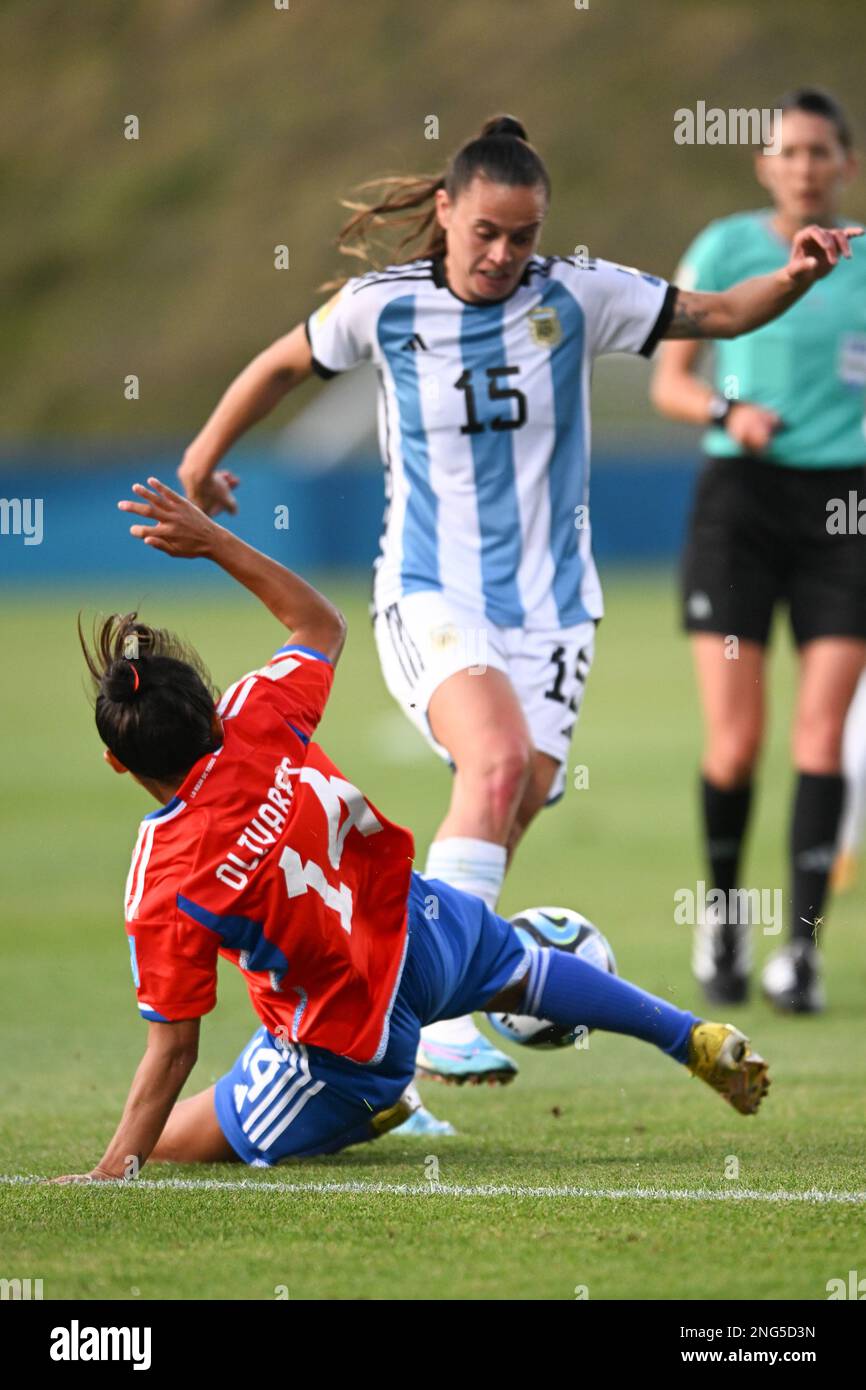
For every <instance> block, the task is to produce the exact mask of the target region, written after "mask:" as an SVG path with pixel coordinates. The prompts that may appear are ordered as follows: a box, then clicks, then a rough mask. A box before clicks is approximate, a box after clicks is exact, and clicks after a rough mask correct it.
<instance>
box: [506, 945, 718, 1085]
mask: <svg viewBox="0 0 866 1390" xmlns="http://www.w3.org/2000/svg"><path fill="white" fill-rule="evenodd" d="M531 955H532V963H531V965H530V967H529V978H528V980H527V983H526V992H525V994H524V996H523V1004H522V1005H521V1008H522V1010H523V1011H524V1012H525V1013H528V1014H530V1015H531V1016H532V1017H533V1018H548V1019H550V1021H551V1023H557V1024H559V1025H560V1026H561V1027H563V1028H573V1027H574V1028H576V1027H579V1026H580V1025H581V1024H582V1025H583V1026H584V1027H587V1028H603V1029H605V1030H606V1031H607V1032H608V1033H627V1034H628V1035H629V1037H632V1038H642V1039H643V1041H644V1042H649V1043H655V1045H656V1046H657V1047H660V1048H661V1050H662V1052H666V1053H667V1054H668V1056H669V1057H673V1058H674V1060H675V1061H677V1062H683V1063H685V1062H686V1061H687V1060H688V1044H689V1034H690V1033H691V1030H692V1027H693V1025H694V1024H695V1023H698V1022H699V1019H697V1018H696V1017H695V1015H694V1014H690V1013H687V1012H685V1011H684V1010H683V1009H677V1008H674V1006H673V1004H668V1003H666V1001H665V1000H664V999H658V998H656V996H655V995H654V994H647V993H646V991H645V990H642V989H639V988H638V986H637V985H632V984H630V983H629V982H628V980H621V979H619V977H618V976H616V975H609V974H608V973H607V971H606V970H600V969H599V967H598V966H597V965H590V964H589V962H588V961H585V960H581V958H580V957H579V956H571V955H569V954H568V953H567V952H566V951H557V950H541V951H533V952H532V953H531Z"/></svg>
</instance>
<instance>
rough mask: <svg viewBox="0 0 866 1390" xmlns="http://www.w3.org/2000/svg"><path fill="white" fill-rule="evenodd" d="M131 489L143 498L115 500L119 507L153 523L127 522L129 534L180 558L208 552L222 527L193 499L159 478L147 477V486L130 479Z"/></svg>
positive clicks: (185, 558) (195, 557)
mask: <svg viewBox="0 0 866 1390" xmlns="http://www.w3.org/2000/svg"><path fill="white" fill-rule="evenodd" d="M132 490H133V492H134V493H135V495H136V497H140V498H141V499H142V500H141V501H140V502H131V501H128V500H124V501H122V502H118V504H117V506H118V508H119V510H120V511H122V512H135V513H136V514H137V515H138V516H146V517H150V518H151V520H153V521H154V522H155V523H156V525H155V526H141V525H139V524H136V525H135V526H130V528H129V533H130V535H132V536H136V537H137V538H138V539H139V540H142V541H144V543H145V545H150V546H153V548H154V550H164V551H165V553H166V555H175V556H177V557H178V558H180V559H183V560H195V559H198V558H200V557H202V556H208V555H210V553H211V550H212V547H213V542H214V538H215V536H216V535H217V534H218V533H219V532H220V530H221V528H220V527H219V526H218V525H217V523H216V522H215V521H211V519H210V517H208V516H206V515H205V513H204V512H203V511H201V509H200V508H199V507H197V506H196V505H195V503H194V502H190V501H188V500H187V498H186V497H181V496H180V493H177V492H173V491H172V489H171V488H170V487H166V485H165V483H161V482H160V481H159V478H148V480H147V487H145V486H144V484H143V483H133V485H132Z"/></svg>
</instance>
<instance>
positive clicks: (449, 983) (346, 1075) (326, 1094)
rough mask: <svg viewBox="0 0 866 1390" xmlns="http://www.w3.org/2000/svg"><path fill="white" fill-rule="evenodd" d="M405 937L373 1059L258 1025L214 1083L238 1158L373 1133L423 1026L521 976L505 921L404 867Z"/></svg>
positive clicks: (520, 950)
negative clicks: (381, 1048)
mask: <svg viewBox="0 0 866 1390" xmlns="http://www.w3.org/2000/svg"><path fill="white" fill-rule="evenodd" d="M408 918H409V935H408V944H407V950H406V959H405V962H404V966H403V974H402V976H401V979H400V985H399V988H398V990H397V993H396V995H395V998H394V1004H393V1007H392V1010H391V1014H390V1017H389V1020H388V1035H387V1047H386V1049H385V1053H384V1056H383V1057H382V1060H381V1062H378V1063H377V1064H376V1065H375V1066H362V1065H359V1064H358V1063H357V1062H351V1061H349V1060H348V1059H347V1058H345V1057H338V1056H337V1055H336V1054H335V1053H333V1052H327V1051H326V1050H325V1049H324V1048H321V1047H306V1046H303V1045H301V1044H297V1043H287V1042H285V1041H284V1040H282V1039H278V1038H276V1037H275V1036H274V1035H273V1034H272V1033H270V1032H269V1031H268V1029H267V1028H265V1027H261V1028H259V1029H258V1030H257V1031H256V1032H255V1033H254V1034H253V1036H252V1038H251V1039H250V1041H249V1043H248V1044H247V1046H246V1047H245V1048H244V1050H243V1052H242V1053H241V1055H240V1057H238V1059H237V1061H236V1062H235V1064H234V1066H233V1067H232V1069H231V1071H229V1072H227V1073H226V1075H225V1076H223V1077H221V1078H220V1080H219V1081H218V1082H217V1085H216V1093H215V1105H216V1113H217V1119H218V1120H219V1123H220V1126H221V1128H222V1131H223V1133H224V1134H225V1136H226V1139H227V1140H228V1142H229V1143H230V1144H231V1146H232V1148H233V1149H234V1150H235V1153H237V1155H238V1157H239V1158H241V1159H242V1160H243V1161H244V1163H249V1164H252V1165H253V1166H256V1167H271V1166H272V1165H273V1164H275V1163H280V1162H282V1160H283V1159H286V1158H306V1157H310V1156H312V1155H313V1154H326V1153H334V1152H336V1150H338V1149H344V1148H346V1147H347V1146H348V1145H350V1144H361V1143H364V1142H365V1141H366V1140H368V1139H375V1138H376V1137H377V1134H378V1133H379V1132H380V1129H379V1128H378V1127H377V1123H376V1121H375V1119H374V1117H375V1116H376V1115H378V1114H380V1113H381V1112H382V1111H385V1110H389V1109H390V1108H391V1107H392V1106H394V1105H396V1103H397V1101H398V1100H399V1099H400V1096H401V1095H402V1093H403V1091H404V1090H405V1089H406V1087H407V1086H408V1084H409V1082H410V1081H411V1080H412V1078H413V1076H414V1075H415V1053H416V1050H417V1047H418V1038H419V1035H420V1032H421V1028H422V1026H423V1025H425V1024H427V1023H435V1021H436V1020H437V1019H440V1018H459V1017H460V1016H461V1015H462V1014H466V1013H472V1012H473V1011H474V1010H476V1009H480V1008H481V1007H482V1006H483V1005H484V1004H485V1003H486V1002H487V1001H488V1000H489V999H491V998H492V997H493V995H495V994H497V993H498V992H499V991H500V990H501V989H504V988H505V987H506V986H507V985H509V984H511V983H513V982H514V981H516V980H519V979H520V978H521V976H522V975H524V974H526V971H527V970H528V966H529V952H528V951H527V950H526V948H525V947H524V946H523V944H522V943H521V941H520V939H519V937H518V936H517V933H516V932H515V931H514V929H513V927H512V926H511V925H510V923H508V922H506V921H505V920H504V918H502V917H498V916H497V915H496V913H494V912H491V911H490V909H489V908H488V907H487V906H486V905H485V904H484V903H483V902H482V901H481V899H480V898H476V897H475V896H474V895H473V894H471V893H463V892H461V891H460V890H459V889H458V888H452V887H451V886H450V885H449V884H447V883H443V882H442V881H441V880H440V879H425V878H422V877H421V875H420V874H417V873H413V874H412V881H411V884H410V888H409V913H408Z"/></svg>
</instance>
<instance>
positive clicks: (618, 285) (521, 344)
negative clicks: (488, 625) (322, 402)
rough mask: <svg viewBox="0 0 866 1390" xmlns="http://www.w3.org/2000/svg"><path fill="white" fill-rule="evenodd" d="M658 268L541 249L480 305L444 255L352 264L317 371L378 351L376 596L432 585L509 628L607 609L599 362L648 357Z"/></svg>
mask: <svg viewBox="0 0 866 1390" xmlns="http://www.w3.org/2000/svg"><path fill="white" fill-rule="evenodd" d="M674 293H675V292H674V291H673V289H671V287H669V286H668V285H667V283H666V282H665V281H663V280H660V279H657V278H656V277H655V276H651V275H643V274H641V273H640V272H639V271H636V270H632V269H629V268H627V267H625V266H619V265H615V264H613V263H612V262H610V261H602V260H595V261H589V260H586V261H579V260H571V259H569V258H567V257H559V256H547V257H541V256H532V257H531V258H530V260H529V261H528V262H527V266H526V270H525V272H524V274H523V277H522V279H521V281H520V283H519V284H518V286H517V288H516V289H515V290H514V291H513V292H512V293H511V295H509V296H508V298H506V299H504V300H500V301H498V302H495V303H489V304H470V303H467V302H466V301H464V300H462V299H460V298H459V297H458V296H457V295H456V294H455V293H454V292H453V291H452V290H451V289H450V288H449V286H448V283H447V280H446V277H445V271H444V264H443V261H442V260H441V259H434V260H417V261H412V262H409V263H407V264H406V265H397V266H388V267H387V268H386V269H385V270H383V271H372V272H370V273H369V274H367V275H362V276H359V277H357V278H355V279H352V280H349V281H348V282H347V283H346V284H345V285H344V286H343V288H342V289H341V290H340V291H339V293H338V294H336V295H335V296H334V297H333V298H332V299H330V300H329V301H328V302H327V303H326V304H324V305H322V307H321V308H320V309H318V310H317V311H316V312H315V313H313V314H312V315H311V316H310V319H309V320H308V322H307V335H308V337H309V341H310V346H311V349H312V354H313V363H314V366H315V369H316V371H317V372H318V373H319V375H320V376H324V377H330V376H333V375H334V374H335V373H337V372H343V371H346V370H348V369H349V368H350V367H354V366H356V365H357V363H358V362H360V361H362V360H364V359H372V361H373V362H374V363H375V365H376V368H377V371H378V374H379V383H380V391H379V412H378V420H379V440H380V446H381V450H382V455H383V458H384V461H385V467H386V495H387V498H388V506H387V510H386V514H385V525H384V531H383V535H382V541H381V553H380V556H379V558H378V560H377V562H376V577H375V583H374V595H373V596H374V604H375V607H376V609H377V610H381V609H383V608H385V607H387V606H388V605H389V604H391V603H393V602H395V601H396V600H397V599H399V598H402V597H403V596H404V595H406V594H410V593H414V592H417V591H419V590H429V589H438V590H441V591H443V593H444V594H445V595H446V596H447V597H451V598H453V599H455V600H456V601H458V602H459V603H460V604H461V606H463V607H468V608H470V609H471V610H474V611H476V612H483V613H484V615H485V616H486V617H487V618H488V620H489V621H491V622H493V623H496V624H497V625H498V626H501V627H523V628H540V627H545V628H556V627H570V626H572V625H573V624H576V623H580V622H584V621H585V620H586V619H587V618H598V617H601V614H602V600H601V588H600V585H599V580H598V574H597V572H596V568H595V564H594V562H593V558H592V551H591V529H590V526H589V520H588V495H589V453H590V418H589V393H590V377H591V371H592V364H593V361H594V359H595V358H596V357H598V356H600V355H601V354H602V353H606V352H640V353H643V354H644V355H646V356H648V355H649V354H650V352H651V351H652V349H653V348H654V346H655V344H656V342H657V340H658V338H659V337H660V336H661V334H662V333H663V332H664V329H665V328H666V326H667V323H668V321H669V318H670V313H671V309H672V302H673V298H674Z"/></svg>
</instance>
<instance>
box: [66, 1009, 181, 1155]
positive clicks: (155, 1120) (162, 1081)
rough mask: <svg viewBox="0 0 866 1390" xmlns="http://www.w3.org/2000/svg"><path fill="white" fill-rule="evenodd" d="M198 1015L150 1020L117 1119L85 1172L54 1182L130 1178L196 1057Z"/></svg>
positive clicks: (159, 1131)
mask: <svg viewBox="0 0 866 1390" xmlns="http://www.w3.org/2000/svg"><path fill="white" fill-rule="evenodd" d="M199 1024H200V1020H199V1019H197V1018H194V1019H189V1020H187V1021H185V1022H180V1023H149V1024H148V1034H147V1048H146V1050H145V1054H144V1056H143V1057H142V1059H141V1061H140V1062H139V1064H138V1070H137V1071H136V1073H135V1076H134V1077H133V1081H132V1085H131V1086H130V1088H129V1095H128V1097H127V1100H126V1105H125V1106H124V1109H123V1115H122V1116H121V1119H120V1124H119V1125H118V1126H117V1130H116V1131H115V1134H114V1138H113V1139H112V1140H111V1142H110V1144H109V1145H108V1148H107V1149H106V1150H105V1153H104V1154H103V1155H102V1158H101V1159H100V1160H99V1162H98V1163H97V1165H96V1167H95V1168H92V1169H91V1170H90V1172H89V1173H67V1174H64V1176H63V1177H60V1178H54V1179H53V1180H52V1181H54V1182H57V1183H70V1182H88V1181H89V1182H109V1181H112V1180H116V1179H119V1178H134V1177H136V1176H137V1175H138V1173H139V1172H140V1170H141V1168H142V1167H143V1166H144V1164H145V1163H146V1162H147V1159H148V1158H149V1156H150V1154H151V1153H152V1152H153V1149H154V1147H155V1145H156V1142H157V1140H158V1139H159V1136H160V1135H161V1134H162V1131H163V1128H164V1127H165V1122H166V1120H167V1119H168V1117H169V1115H170V1113H171V1109H172V1106H173V1105H174V1103H175V1101H176V1100H177V1098H178V1096H179V1095H180V1092H181V1091H182V1090H183V1087H184V1085H185V1084H186V1081H187V1078H188V1077H189V1074H190V1072H191V1071H192V1069H193V1067H194V1066H195V1063H196V1058H197V1057H198V1037H199Z"/></svg>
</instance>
